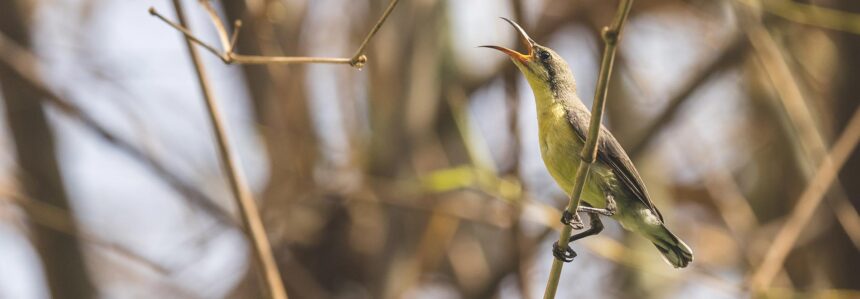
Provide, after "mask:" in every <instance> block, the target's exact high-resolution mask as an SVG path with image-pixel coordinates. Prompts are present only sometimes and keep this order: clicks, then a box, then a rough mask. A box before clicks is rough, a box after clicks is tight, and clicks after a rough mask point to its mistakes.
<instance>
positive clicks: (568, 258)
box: [552, 241, 576, 263]
mask: <svg viewBox="0 0 860 299" xmlns="http://www.w3.org/2000/svg"><path fill="white" fill-rule="evenodd" d="M552 255H553V256H554V257H555V258H556V259H558V260H559V261H562V262H565V263H570V262H572V261H573V258H575V257H576V252H575V251H573V249H570V246H565V247H561V246H559V245H558V241H555V243H552Z"/></svg>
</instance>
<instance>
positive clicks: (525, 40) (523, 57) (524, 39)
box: [481, 18, 535, 62]
mask: <svg viewBox="0 0 860 299" xmlns="http://www.w3.org/2000/svg"><path fill="white" fill-rule="evenodd" d="M502 19H503V20H505V21H507V22H508V23H510V24H511V26H514V29H516V30H517V33H519V36H520V43H522V44H523V46H525V47H526V49H528V52H527V53H525V54H524V53H520V52H517V51H514V50H511V49H508V48H505V47H500V46H481V47H484V48H491V49H496V50H499V51H502V53H505V54H508V56H511V58H513V59H516V60H519V61H521V62H526V61H527V60H529V59H531V58H532V54H534V45H535V41H534V40H532V38H531V37H529V35H528V34H527V33H526V31H525V30H523V27H520V25H519V24H517V23H514V21H511V20H509V19H507V18H502Z"/></svg>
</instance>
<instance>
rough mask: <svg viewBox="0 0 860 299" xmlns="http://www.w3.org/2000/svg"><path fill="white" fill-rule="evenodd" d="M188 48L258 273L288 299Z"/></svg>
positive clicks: (278, 296) (276, 298) (196, 58)
mask: <svg viewBox="0 0 860 299" xmlns="http://www.w3.org/2000/svg"><path fill="white" fill-rule="evenodd" d="M173 7H174V9H175V10H176V15H177V17H178V18H179V24H180V26H182V28H186V27H187V26H188V25H187V22H186V20H185V13H184V12H183V9H182V3H181V2H180V0H174V1H173ZM185 44H186V46H187V47H188V54H189V55H190V56H191V60H192V62H193V64H194V69H195V71H196V72H197V79H198V83H199V84H200V90H201V92H202V93H203V99H204V101H205V102H206V108H207V111H208V115H209V120H210V122H211V124H212V127H213V129H214V131H215V139H216V140H217V142H218V154H219V156H220V159H221V163H222V164H223V165H222V166H223V167H224V170H225V171H226V172H227V179H228V181H229V182H230V190H231V191H232V192H233V195H234V196H235V198H236V202H237V205H238V206H239V211H240V216H241V219H242V223H243V224H244V226H245V229H246V230H247V232H248V237H250V239H251V246H252V247H253V249H254V257H255V261H256V263H257V266H258V267H259V268H258V269H259V270H260V271H261V272H262V273H261V274H262V275H263V278H264V280H265V282H266V287H267V288H266V289H267V292H268V295H269V296H270V297H271V298H273V299H286V298H287V293H286V291H285V290H284V285H283V282H282V280H281V273H280V272H279V271H278V265H277V263H276V262H275V257H274V254H273V253H272V248H271V245H270V244H269V238H268V236H267V235H266V230H265V228H264V227H263V220H262V219H261V218H260V214H259V210H258V209H257V202H255V201H254V198H253V196H252V195H251V190H250V188H249V187H248V184H247V182H246V181H245V178H244V176H243V175H242V171H241V166H240V165H239V162H238V161H237V160H236V155H235V150H234V149H233V147H232V146H231V145H230V141H229V140H228V139H227V131H226V130H227V128H226V127H225V125H224V120H223V119H222V117H221V111H220V109H219V108H218V102H217V101H216V100H215V98H214V95H213V93H212V90H211V88H210V87H209V80H208V77H207V75H206V69H205V68H204V66H203V62H202V61H201V59H200V55H198V53H197V49H196V48H194V44H193V42H192V39H191V38H190V37H188V35H187V34H186V38H185Z"/></svg>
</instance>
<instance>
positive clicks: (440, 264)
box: [0, 0, 860, 298]
mask: <svg viewBox="0 0 860 299" xmlns="http://www.w3.org/2000/svg"><path fill="white" fill-rule="evenodd" d="M183 2H184V4H185V6H186V13H188V18H189V20H190V23H191V25H190V27H191V30H192V31H193V32H195V34H196V35H197V36H199V37H200V38H202V39H204V40H207V41H213V44H214V43H215V42H214V41H216V40H217V38H218V37H217V36H216V32H215V30H214V28H213V26H212V24H211V22H210V20H209V19H208V17H207V15H206V13H205V11H204V10H202V9H201V7H200V6H199V4H198V3H196V1H191V0H188V1H183ZM213 4H215V6H216V8H217V9H218V13H219V15H221V16H222V17H223V20H224V21H225V23H226V24H231V23H232V21H233V20H242V22H243V23H244V26H243V27H242V29H241V34H240V35H239V39H238V46H237V52H239V53H243V54H253V55H268V56H276V55H287V56H332V57H348V56H349V55H351V54H352V53H353V52H352V51H354V49H355V48H356V47H357V45H358V44H359V43H360V42H361V40H362V38H363V37H364V35H365V34H367V31H368V30H369V28H370V27H371V26H372V25H373V24H374V22H375V21H376V19H377V18H378V16H379V15H380V14H381V12H382V10H383V9H384V8H385V7H386V5H387V4H388V1H387V0H359V1H351V0H314V1H308V0H244V1H242V0H229V1H214V2H213ZM615 5H616V3H615V1H597V0H579V1H574V0H542V1H522V0H511V1H496V0H469V1H456V0H449V1H445V0H412V1H409V0H404V1H401V2H400V4H399V5H398V7H397V8H396V9H395V10H394V13H393V14H392V15H391V16H390V17H389V19H388V21H387V23H385V24H384V26H383V27H382V29H381V30H380V31H379V33H378V35H377V36H376V37H375V39H374V40H373V41H372V42H371V43H370V45H369V48H368V51H367V56H368V59H369V60H368V63H367V65H365V67H364V68H363V69H362V70H356V69H354V68H350V67H349V66H345V65H244V66H238V65H225V64H223V63H222V62H221V61H220V60H219V59H218V58H217V57H215V56H213V55H210V54H209V53H204V61H205V63H206V66H207V67H208V69H209V70H210V79H211V83H212V84H213V86H214V88H215V94H216V95H217V98H218V99H219V101H220V102H221V104H222V109H223V112H224V114H225V116H226V119H227V125H228V132H229V134H230V137H231V139H232V141H233V145H234V146H235V147H236V148H237V151H238V153H239V154H240V157H239V158H240V159H239V160H240V161H241V164H242V166H243V171H244V172H245V173H246V174H247V176H248V179H249V181H250V184H251V187H252V189H253V191H254V194H255V195H256V197H257V199H258V201H259V203H260V207H261V213H262V216H263V219H264V222H265V226H266V229H267V231H268V234H269V237H270V239H271V240H272V246H273V249H274V252H275V255H276V258H277V261H278V263H279V266H280V269H281V272H282V276H283V280H284V284H285V286H286V289H287V292H288V294H289V295H290V297H291V298H539V297H540V294H542V292H543V287H544V284H545V281H546V278H547V275H548V273H549V266H550V264H551V261H552V260H551V259H552V257H551V255H550V245H551V243H552V241H554V239H555V238H557V232H556V231H555V230H556V229H558V228H559V224H558V218H559V210H558V209H557V207H560V206H561V205H562V203H563V202H565V201H566V198H565V197H564V195H563V194H562V192H561V191H560V190H559V189H558V187H556V185H555V183H554V182H553V181H552V180H551V178H550V176H549V175H548V173H547V172H546V171H545V169H544V166H543V163H542V161H541V160H540V154H539V151H538V144H537V136H536V133H537V127H536V119H535V112H534V103H533V100H532V95H531V90H530V89H529V87H528V85H527V84H526V83H525V82H524V80H523V78H522V76H521V75H520V74H519V73H518V72H517V71H516V69H515V68H514V67H513V65H512V64H511V63H510V62H509V61H507V60H506V58H505V57H503V55H498V53H495V52H492V51H491V50H486V49H480V48H477V47H476V46H478V45H484V44H500V45H507V46H510V47H514V46H515V35H514V31H513V30H511V28H509V26H508V25H507V24H505V23H504V22H502V21H501V20H499V19H498V17H499V16H505V17H510V18H512V19H514V20H518V21H519V23H520V24H522V25H523V26H524V27H525V29H526V30H527V31H528V32H529V33H530V34H531V35H532V37H533V38H534V39H535V40H536V41H537V42H539V43H541V44H545V45H548V46H549V47H551V48H554V49H556V50H557V51H558V52H559V53H560V54H561V55H562V56H563V57H564V58H565V59H566V60H567V61H568V62H569V63H570V64H571V67H572V68H573V71H574V74H575V75H576V77H577V82H578V92H579V95H580V97H581V98H582V99H583V100H585V101H586V104H587V105H590V99H591V98H592V97H593V94H594V85H595V83H596V82H595V80H596V75H597V71H598V70H597V67H598V62H597V60H598V59H599V55H600V49H602V45H601V44H600V39H599V38H598V32H599V28H601V27H602V26H604V25H605V24H608V22H609V21H610V19H611V17H612V14H613V12H614V10H615ZM149 6H154V7H156V8H158V9H159V10H160V11H162V12H164V13H165V14H166V15H168V17H174V15H173V12H172V7H171V5H170V3H169V2H168V1H104V0H50V1H45V0H3V1H0V32H2V35H0V99H1V100H2V102H3V103H4V105H0V107H2V108H0V109H2V110H3V113H0V119H2V124H3V129H2V130H0V148H2V150H0V252H2V255H0V265H2V266H0V298H48V297H53V298H94V297H100V298H259V297H260V296H262V294H263V293H261V291H260V286H261V281H260V279H259V278H258V277H257V274H256V273H257V272H256V271H255V269H254V268H255V266H254V264H253V262H252V259H251V258H250V254H251V251H250V250H249V249H248V245H247V244H248V243H247V240H246V238H245V235H244V234H243V233H242V230H241V229H240V228H239V224H238V223H239V222H238V220H237V219H238V218H237V216H236V215H237V213H236V207H235V205H234V202H233V200H232V197H231V193H230V192H229V188H228V185H227V181H226V179H225V178H224V173H223V171H222V170H221V169H222V168H221V164H220V162H219V160H218V158H217V157H218V156H217V153H216V147H215V143H214V138H213V132H212V129H211V128H210V126H209V122H208V121H207V116H206V114H205V109H204V105H203V101H202V100H201V94H200V90H199V87H198V85H197V79H196V77H195V75H194V73H193V69H192V66H191V64H190V61H189V57H188V55H187V52H186V51H185V49H183V47H184V45H183V43H182V39H181V36H180V34H179V33H177V32H176V31H175V30H173V29H172V28H170V27H168V26H166V25H165V24H163V23H161V22H160V21H158V20H157V19H155V18H153V17H151V16H149V14H148V13H147V9H148V7H149ZM174 19H175V18H174ZM228 30H229V31H232V28H228ZM858 53H860V1H856V0H819V1H788V0H721V1H702V0H691V1H674V0H666V1H663V0H660V1H657V0H651V1H637V2H636V3H635V4H634V7H633V11H632V14H631V16H630V21H629V23H628V26H627V27H626V31H625V33H624V39H623V42H622V43H621V46H620V50H619V53H618V55H619V56H618V60H617V62H618V63H617V64H616V69H615V72H614V74H613V75H614V76H613V80H612V83H611V86H610V92H609V99H608V108H607V109H608V114H607V120H606V125H607V126H608V127H609V128H610V129H611V130H612V131H613V132H614V133H615V136H616V137H617V138H618V139H619V141H620V142H621V143H622V144H623V145H624V147H625V148H626V149H627V150H628V152H629V153H630V155H631V157H633V159H634V160H635V163H636V164H637V166H638V168H639V170H640V172H642V174H643V176H644V180H645V182H646V183H647V187H648V189H649V190H650V193H651V195H652V197H653V198H654V200H655V201H656V204H657V206H658V207H659V208H660V209H661V210H662V211H663V214H664V215H665V216H666V221H667V222H668V224H669V226H670V227H672V228H673V231H675V232H676V233H677V234H678V235H679V236H681V237H682V238H683V239H684V240H687V242H688V243H690V246H691V247H692V248H693V250H694V252H695V253H696V260H695V262H694V263H693V264H692V265H691V267H689V268H686V269H682V270H675V269H672V268H671V267H670V266H668V265H666V264H664V263H663V262H662V261H661V259H660V257H659V254H658V252H657V251H656V250H654V248H653V247H652V246H651V245H650V244H649V243H648V242H646V241H645V240H644V239H643V238H641V237H638V236H635V235H629V234H628V233H627V232H625V231H624V230H622V229H621V228H620V227H619V226H618V225H617V224H616V223H614V222H611V221H610V222H608V223H607V229H606V230H605V231H604V233H603V234H602V235H600V236H597V237H594V238H590V239H586V240H584V241H582V242H578V243H576V244H575V245H574V249H576V250H577V251H578V252H579V257H577V259H576V260H575V261H574V262H573V263H572V264H570V265H569V266H567V267H565V270H564V275H563V276H562V283H561V286H560V290H559V297H561V298H567V297H574V296H576V297H588V298H738V297H749V296H751V294H752V293H751V291H750V283H751V281H753V277H756V275H764V274H761V272H767V271H763V270H762V268H766V267H763V266H762V265H763V264H765V263H763V260H764V259H765V256H768V255H774V252H780V251H782V252H786V254H787V257H786V258H785V259H784V261H782V260H781V259H779V258H777V259H776V262H771V266H773V267H776V268H774V269H776V272H775V275H774V277H775V278H774V279H773V283H770V284H767V286H766V287H763V288H762V289H760V290H761V291H762V293H760V294H759V295H761V296H763V297H772V298H808V297H809V298H858V297H860V279H858V277H857V274H856V273H857V272H856V271H857V270H856V269H860V254H858V248H860V217H858V212H857V207H858V206H860V183H858V182H860V155H857V153H856V150H855V147H854V145H856V138H854V140H853V142H852V139H851V138H850V136H853V135H852V134H849V132H856V131H857V130H858V128H853V129H852V126H849V122H850V120H851V119H852V117H854V116H855V111H857V107H858V103H860V101H858V95H857V94H858V92H860V85H858V78H860V55H858ZM858 124H860V123H858ZM856 126H857V124H855V125H854V126H853V127H856ZM846 127H847V128H846ZM852 130H853V131H852ZM842 137H846V138H842ZM837 140H843V141H844V142H843V143H844V144H846V145H845V146H843V147H841V148H842V149H843V154H842V156H843V158H841V159H840V158H839V156H840V155H839V154H838V153H839V151H838V150H833V151H831V147H835V145H834V144H838V142H837ZM846 159H847V160H846ZM843 162H844V163H843ZM843 164H844V165H843ZM821 165H824V168H826V167H828V166H827V165H831V166H833V165H836V170H839V172H838V176H836V177H835V179H833V180H828V179H821V181H822V182H823V183H819V184H813V183H810V182H813V181H814V180H816V179H819V177H821V176H822V173H823V172H826V171H821V170H820V169H821ZM831 168H832V167H831ZM822 184H823V186H822ZM810 186H812V187H810ZM825 191H826V192H825ZM807 193H808V194H807ZM816 195H824V197H823V198H824V200H823V201H822V202H820V204H818V202H817V198H820V196H816ZM807 198H809V199H807ZM804 199H805V200H804ZM799 202H806V204H805V205H798V203H799ZM796 206H799V207H800V209H795V207H796ZM804 209H805V210H806V211H808V212H810V213H811V217H810V218H811V219H810V221H801V222H799V223H798V222H791V221H789V220H790V219H796V218H791V217H792V216H789V215H791V214H792V213H797V212H798V211H800V210H804ZM792 225H793V226H792ZM792 227H793V228H792ZM780 234H796V235H797V236H798V237H797V238H796V240H790V241H791V242H787V243H780V244H779V245H774V244H775V243H773V241H774V239H775V238H776V236H777V235H780ZM777 255H778V254H777Z"/></svg>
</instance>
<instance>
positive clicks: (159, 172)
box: [0, 34, 238, 226]
mask: <svg viewBox="0 0 860 299" xmlns="http://www.w3.org/2000/svg"><path fill="white" fill-rule="evenodd" d="M0 62H2V63H3V64H5V65H7V66H8V67H9V68H10V69H12V70H13V71H14V72H15V73H16V74H17V75H18V76H20V77H21V78H23V79H24V80H25V81H26V82H28V83H29V84H30V85H32V87H33V88H34V89H35V90H36V91H38V93H39V95H40V96H38V97H34V99H37V100H40V101H44V102H45V103H47V104H50V105H53V106H54V107H56V108H57V110H59V111H60V112H61V113H63V114H64V115H66V116H68V117H70V118H72V119H75V120H77V121H79V122H80V123H81V124H82V125H83V127H84V128H85V129H87V130H90V131H92V132H93V133H95V134H96V136H98V137H100V138H101V139H102V140H104V141H105V142H107V143H109V144H111V145H113V146H114V147H116V148H117V149H118V150H120V151H121V152H123V153H125V154H126V155H128V156H130V157H131V158H132V159H134V160H137V161H139V162H140V163H142V164H143V165H144V166H146V167H147V168H148V169H149V170H150V171H152V172H153V173H154V174H155V176H156V177H158V178H160V179H162V180H163V181H164V182H165V183H167V184H168V185H169V186H170V187H171V188H173V189H174V190H176V191H177V192H178V193H180V194H182V195H183V196H184V199H186V200H188V202H189V203H191V204H192V205H194V206H196V207H198V208H201V209H203V210H204V211H206V212H208V213H209V214H210V215H212V216H213V217H214V218H215V219H216V220H217V221H219V222H221V223H224V224H227V225H230V226H238V223H237V222H236V221H235V220H234V219H233V218H232V217H231V216H230V215H229V214H227V212H225V211H224V209H223V208H221V207H220V206H218V205H217V204H216V203H215V200H214V199H212V198H211V197H209V196H208V195H206V193H204V192H203V191H201V190H199V189H197V188H196V187H194V186H193V185H192V184H189V183H187V182H185V180H183V179H182V178H181V177H180V176H179V175H176V174H174V173H173V172H172V171H171V170H170V169H169V168H168V167H167V166H165V165H164V164H162V163H161V162H160V161H158V160H157V159H155V158H154V157H152V156H151V155H149V154H148V153H147V152H146V151H145V150H142V149H140V148H139V147H138V146H136V145H134V143H133V142H131V141H129V140H126V139H125V138H123V137H121V136H120V135H116V134H114V133H113V132H111V131H110V130H108V129H106V128H105V127H104V126H102V125H101V124H100V123H99V122H98V121H96V119H95V118H94V117H92V116H91V115H89V114H87V113H86V112H85V111H84V110H82V109H81V108H80V107H78V106H76V105H75V104H73V103H72V102H71V101H68V100H66V99H65V98H63V97H61V96H60V95H58V94H57V93H55V92H54V91H52V90H51V89H49V88H48V87H47V86H45V84H44V83H43V82H42V81H41V80H39V78H38V76H37V75H36V73H35V72H36V70H38V69H41V67H40V65H41V62H39V60H38V59H37V58H36V57H35V56H34V55H33V54H32V53H30V52H29V51H27V50H25V49H23V48H21V47H20V46H18V45H17V44H15V43H14V42H13V41H11V40H9V39H8V38H7V37H6V36H5V35H2V34H0Z"/></svg>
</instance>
